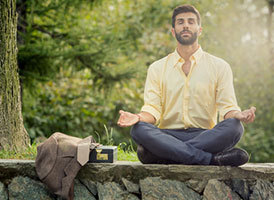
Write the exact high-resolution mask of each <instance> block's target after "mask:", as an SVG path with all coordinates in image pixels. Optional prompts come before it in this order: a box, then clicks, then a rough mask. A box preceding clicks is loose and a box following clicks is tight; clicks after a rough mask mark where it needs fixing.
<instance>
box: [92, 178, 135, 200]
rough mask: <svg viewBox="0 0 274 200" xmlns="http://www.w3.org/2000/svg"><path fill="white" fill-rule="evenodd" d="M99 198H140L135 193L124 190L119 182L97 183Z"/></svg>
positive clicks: (107, 199)
mask: <svg viewBox="0 0 274 200" xmlns="http://www.w3.org/2000/svg"><path fill="white" fill-rule="evenodd" d="M97 189H98V196H99V200H110V199H111V200H139V198H138V197H137V196H135V195H134V194H130V193H129V192H128V191H126V190H124V189H123V188H122V187H121V186H120V185H119V184H118V183H115V182H108V183H105V184H101V183H97Z"/></svg>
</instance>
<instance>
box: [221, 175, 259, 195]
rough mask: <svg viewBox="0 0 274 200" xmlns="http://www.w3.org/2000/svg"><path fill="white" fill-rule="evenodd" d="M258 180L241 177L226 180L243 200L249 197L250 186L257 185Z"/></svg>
mask: <svg viewBox="0 0 274 200" xmlns="http://www.w3.org/2000/svg"><path fill="white" fill-rule="evenodd" d="M254 182H255V183H256V181H252V180H241V179H232V180H228V181H225V183H226V184H228V185H229V186H230V187H231V189H232V191H234V192H236V193H237V194H238V195H239V196H240V197H241V198H242V199H243V200H248V199H249V193H250V187H251V185H255V183H254Z"/></svg>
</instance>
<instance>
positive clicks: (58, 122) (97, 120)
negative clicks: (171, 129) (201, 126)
mask: <svg viewBox="0 0 274 200" xmlns="http://www.w3.org/2000/svg"><path fill="white" fill-rule="evenodd" d="M184 3H191V4H192V5H194V6H195V7H196V8H197V9H198V10H199V11H200V13H201V16H202V26H203V33H202V36H201V37H200V40H199V41H200V44H201V46H202V48H203V49H204V50H205V51H207V52H209V53H211V54H214V55H216V56H219V57H221V58H223V59H225V60H226V61H227V62H228V63H230V65H231V67H232V70H233V74H234V84H235V90H236V95H237V100H238V103H239V105H240V106H241V108H242V109H246V108H249V107H250V106H256V107H257V112H256V115H257V118H256V120H255V122H254V123H253V124H250V125H248V126H246V125H245V135H244V137H243V138H242V140H241V142H240V144H239V146H241V147H243V148H245V149H246V150H247V151H248V152H249V153H250V154H251V160H250V161H251V162H274V152H273V149H274V135H273V134H274V103H273V100H274V89H273V86H274V85H273V84H274V61H273V55H274V52H273V48H274V42H273V40H274V37H273V33H274V31H273V27H274V26H273V23H274V19H273V15H272V13H273V4H274V1H273V0H218V1H215V0H193V1H185V0H101V1H100V0H89V1H84V0H39V1H38V0H17V12H18V14H19V16H18V41H17V42H18V49H19V53H18V64H19V73H20V79H21V89H22V104H23V117H24V124H25V127H26V129H27V131H28V133H29V135H30V138H31V140H32V142H33V141H35V139H36V138H41V137H49V136H50V135H51V134H52V133H53V132H56V131H60V132H63V133H66V134H69V135H74V136H78V137H85V136H88V135H93V136H94V137H95V138H96V140H97V141H99V140H100V142H101V143H107V142H108V143H109V142H110V140H111V142H112V143H113V144H115V145H118V144H120V143H127V144H130V143H131V141H130V135H129V131H130V129H129V128H120V127H118V126H117V125H116V122H117V120H118V117H119V114H118V111H119V110H120V109H123V110H127V111H131V112H139V110H140V108H141V106H142V104H143V87H144V81H145V77H146V70H147V68H148V66H149V65H150V64H151V63H152V62H153V61H155V60H157V59H160V58H162V57H164V56H166V55H167V54H168V53H170V52H172V51H174V49H175V47H176V42H175V40H174V39H173V38H172V36H171V32H170V29H171V15H172V10H173V9H174V8H175V7H176V6H177V5H180V4H184Z"/></svg>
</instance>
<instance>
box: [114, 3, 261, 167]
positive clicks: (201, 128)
mask: <svg viewBox="0 0 274 200" xmlns="http://www.w3.org/2000/svg"><path fill="white" fill-rule="evenodd" d="M201 32H202V27H201V19H200V14H199V12H198V11H197V10H196V8H194V7H193V6H191V5H182V6H179V7H177V8H175V9H174V11H173V16H172V35H173V36H174V37H175V38H176V40H177V48H176V50H175V51H174V52H173V53H171V54H169V55H168V56H166V57H164V58H162V59H160V60H158V61H156V62H154V63H153V64H152V65H151V66H150V67H149V69H148V74H147V79H146V84H145V92H144V106H143V107H142V109H141V112H140V113H138V114H133V113H129V112H125V111H122V110H121V111H120V118H119V120H118V122H117V123H118V125H119V126H121V127H127V126H132V125H134V126H133V127H132V129H131V135H132V138H133V140H134V141H135V142H136V143H137V144H138V149H137V154H138V157H139V159H140V161H141V162H142V163H158V164H160V163H161V164H172V163H178V164H179V163H180V164H199V165H229V166H239V165H242V164H244V163H246V162H247V161H248V159H249V156H248V154H247V152H246V151H244V150H242V149H239V148H234V146H235V145H236V144H237V142H238V141H239V140H240V138H241V136H242V134H243V127H242V125H241V122H245V123H251V122H253V121H254V118H255V111H256V108H255V107H251V108H250V109H247V110H244V111H241V110H240V108H239V107H238V106H237V101H236V97H235V93H234V87H233V77H232V72H231V68H230V66H229V64H227V63H226V62H225V61H224V60H222V59H220V58H217V57H215V56H213V55H210V54H208V53H206V52H204V51H203V50H202V48H201V47H200V45H199V44H198V36H200V35H201ZM217 115H219V119H220V122H219V123H218V124H217ZM240 121H241V122H240ZM154 124H158V127H156V126H154Z"/></svg>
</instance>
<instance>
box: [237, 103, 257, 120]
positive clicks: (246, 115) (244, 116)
mask: <svg viewBox="0 0 274 200" xmlns="http://www.w3.org/2000/svg"><path fill="white" fill-rule="evenodd" d="M255 111H256V108H255V107H251V108H250V109H247V110H244V111H242V112H237V113H235V116H234V117H235V118H236V119H238V120H240V121H242V122H244V123H246V124H248V123H252V122H253V121H254V119H255Z"/></svg>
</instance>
